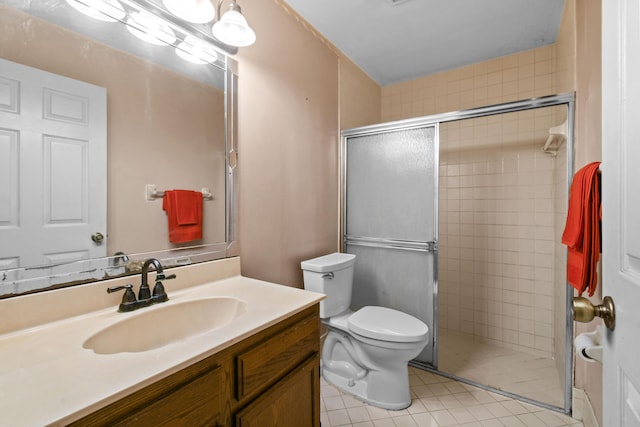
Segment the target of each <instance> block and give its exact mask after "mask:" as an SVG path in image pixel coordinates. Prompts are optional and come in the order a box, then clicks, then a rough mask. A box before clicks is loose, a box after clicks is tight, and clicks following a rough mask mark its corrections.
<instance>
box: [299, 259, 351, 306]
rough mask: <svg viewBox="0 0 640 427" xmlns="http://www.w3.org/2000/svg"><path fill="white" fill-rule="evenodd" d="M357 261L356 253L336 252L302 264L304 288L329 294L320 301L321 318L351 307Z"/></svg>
mask: <svg viewBox="0 0 640 427" xmlns="http://www.w3.org/2000/svg"><path fill="white" fill-rule="evenodd" d="M355 262H356V256H355V255H353V254H345V253H339V252H335V253H332V254H329V255H324V256H321V257H318V258H313V259H310V260H307V261H302V263H301V264H300V265H301V266H302V272H303V277H304V288H305V289H306V290H308V291H313V292H319V293H321V294H325V295H326V296H327V298H325V299H324V300H322V301H320V317H321V318H323V319H326V318H328V317H331V316H335V315H336V314H340V313H342V312H343V311H345V310H347V309H348V308H349V305H350V304H351V288H352V287H353V265H354V264H355Z"/></svg>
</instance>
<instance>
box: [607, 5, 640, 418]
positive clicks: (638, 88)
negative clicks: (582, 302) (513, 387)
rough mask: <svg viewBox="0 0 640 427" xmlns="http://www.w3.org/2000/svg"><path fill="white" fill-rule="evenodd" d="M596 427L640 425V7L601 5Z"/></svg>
mask: <svg viewBox="0 0 640 427" xmlns="http://www.w3.org/2000/svg"><path fill="white" fill-rule="evenodd" d="M602 18H603V21H602V34H603V39H602V64H603V67H602V82H603V84H602V119H603V120H602V160H603V162H602V169H603V172H602V203H603V210H602V211H603V223H602V231H603V233H602V234H603V248H602V262H603V279H602V283H603V295H610V296H611V297H612V298H613V300H614V303H615V308H616V325H615V329H614V330H613V331H610V330H607V334H606V340H605V345H604V369H603V375H604V378H603V383H604V386H603V387H604V390H603V395H604V405H603V408H604V411H603V412H604V413H603V425H604V426H611V427H615V426H625V427H633V426H640V357H638V354H640V309H638V305H637V304H640V173H639V172H638V165H640V120H639V118H640V4H639V2H638V0H604V1H603V2H602Z"/></svg>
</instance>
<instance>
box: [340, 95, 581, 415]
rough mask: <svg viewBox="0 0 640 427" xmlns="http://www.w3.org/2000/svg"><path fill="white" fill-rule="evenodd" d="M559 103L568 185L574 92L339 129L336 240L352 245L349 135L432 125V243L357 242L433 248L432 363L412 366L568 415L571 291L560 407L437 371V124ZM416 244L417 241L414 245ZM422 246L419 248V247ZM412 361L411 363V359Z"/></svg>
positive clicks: (572, 135)
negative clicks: (349, 231)
mask: <svg viewBox="0 0 640 427" xmlns="http://www.w3.org/2000/svg"><path fill="white" fill-rule="evenodd" d="M560 105H566V107H567V135H566V144H567V145H566V149H567V170H566V177H567V183H568V185H570V183H571V180H572V178H573V173H574V165H573V163H574V153H573V149H574V143H573V140H574V131H573V128H574V122H575V93H573V92H570V93H562V94H557V95H550V96H543V97H539V98H531V99H524V100H520V101H514V102H507V103H502V104H495V105H490V106H486V107H478V108H471V109H467V110H459V111H452V112H447V113H441V114H433V115H429V116H424V117H418V118H412V119H406V120H398V121H393V122H387V123H381V124H375V125H369V126H363V127H358V128H352V129H346V130H343V131H342V132H341V147H340V155H341V158H340V162H341V168H340V170H341V176H340V180H341V184H340V203H341V208H340V235H341V239H340V250H341V251H344V249H345V245H346V244H347V242H349V243H350V244H353V241H352V240H349V236H348V235H347V234H346V233H345V229H346V224H345V222H346V218H347V208H348V207H347V202H346V197H347V179H346V177H347V170H346V169H347V140H348V139H349V138H353V137H359V136H366V135H374V134H379V133H386V132H392V131H403V130H410V129H416V128H424V127H431V126H434V127H435V135H434V143H435V149H436V152H435V161H436V164H435V165H434V168H435V173H436V176H435V181H434V182H435V186H436V188H435V189H434V195H435V199H436V200H435V201H434V209H435V212H434V220H435V224H434V234H435V237H434V238H435V241H434V242H433V243H434V245H433V246H431V247H429V245H426V246H425V245H424V242H423V243H422V244H420V243H418V242H407V241H395V240H389V239H366V240H368V241H361V242H360V244H362V245H369V246H376V247H388V248H394V249H397V248H398V247H399V246H400V245H406V244H413V246H414V247H413V248H412V247H410V246H411V245H409V247H404V246H403V248H402V249H407V250H425V251H426V250H427V249H433V254H434V266H433V274H434V278H433V279H434V280H433V305H434V306H433V317H434V318H433V334H432V337H433V342H432V349H433V355H432V361H433V363H432V364H433V366H429V365H426V364H423V363H415V365H417V366H419V367H422V368H425V369H430V370H433V371H435V372H438V373H439V374H443V375H446V376H449V377H451V378H454V379H456V380H459V381H462V382H465V383H468V384H471V385H474V386H477V387H480V388H483V389H486V390H489V391H492V392H496V393H499V394H503V395H505V396H508V397H511V398H516V399H520V400H523V401H526V402H529V403H533V404H536V405H540V406H543V407H546V408H548V409H552V410H558V409H561V410H562V411H563V412H564V413H566V414H569V413H570V412H571V401H572V397H573V389H572V388H573V369H574V364H573V320H572V318H571V315H570V313H571V303H572V296H573V295H572V293H571V292H569V291H567V293H566V298H565V312H566V313H565V361H564V362H565V372H564V374H565V378H564V397H565V399H564V407H563V408H557V407H555V406H551V405H548V404H544V403H542V402H538V401H533V400H531V399H528V398H525V397H523V396H520V395H516V394H513V393H509V392H504V391H502V390H498V389H494V388H493V387H490V386H487V385H484V384H479V383H476V382H474V381H470V380H465V379H464V378H459V377H455V376H453V375H449V374H444V373H442V372H440V371H438V339H437V338H438V236H439V234H438V203H439V193H438V187H439V163H440V124H441V123H446V122H452V121H457V120H463V119H473V118H478V117H486V116H493V115H497V114H505V113H513V112H518V111H525V110H533V109H537V108H544V107H553V106H560ZM568 192H569V187H568V186H567V198H568ZM351 237H352V238H353V237H357V236H351ZM416 243H418V244H416ZM381 245H386V246H381ZM421 246H422V247H421ZM412 363H413V362H412Z"/></svg>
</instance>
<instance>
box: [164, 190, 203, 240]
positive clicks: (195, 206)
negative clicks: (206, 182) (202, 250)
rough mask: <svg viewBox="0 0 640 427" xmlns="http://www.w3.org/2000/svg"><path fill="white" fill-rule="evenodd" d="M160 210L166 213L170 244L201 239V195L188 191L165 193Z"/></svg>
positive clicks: (169, 191)
mask: <svg viewBox="0 0 640 427" xmlns="http://www.w3.org/2000/svg"><path fill="white" fill-rule="evenodd" d="M162 209H164V210H165V211H167V219H168V222H169V241H170V242H172V243H184V242H190V241H192V240H200V239H202V193H200V192H198V191H190V190H168V191H165V193H164V199H163V200H162Z"/></svg>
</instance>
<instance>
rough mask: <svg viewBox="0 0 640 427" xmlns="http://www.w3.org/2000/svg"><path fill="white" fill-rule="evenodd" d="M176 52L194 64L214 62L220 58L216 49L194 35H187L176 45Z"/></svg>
mask: <svg viewBox="0 0 640 427" xmlns="http://www.w3.org/2000/svg"><path fill="white" fill-rule="evenodd" d="M176 53H177V54H178V56H179V57H180V58H182V59H184V60H185V61H189V62H192V63H194V64H213V63H214V62H216V60H217V59H218V54H217V53H216V51H215V50H213V49H212V48H211V47H209V46H207V45H206V44H205V43H204V42H202V41H201V40H199V39H197V38H195V37H193V36H187V37H185V39H184V41H183V42H182V43H180V44H179V45H178V46H177V47H176Z"/></svg>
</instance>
